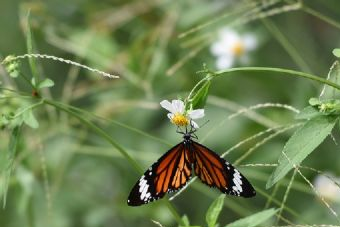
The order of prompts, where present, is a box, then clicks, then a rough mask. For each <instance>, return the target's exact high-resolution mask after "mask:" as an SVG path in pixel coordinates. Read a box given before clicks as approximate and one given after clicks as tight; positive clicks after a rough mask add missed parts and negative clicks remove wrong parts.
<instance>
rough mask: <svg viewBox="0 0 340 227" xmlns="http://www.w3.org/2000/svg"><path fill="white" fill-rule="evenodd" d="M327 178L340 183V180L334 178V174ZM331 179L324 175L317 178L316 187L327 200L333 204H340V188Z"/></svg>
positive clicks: (315, 180)
mask: <svg viewBox="0 0 340 227" xmlns="http://www.w3.org/2000/svg"><path fill="white" fill-rule="evenodd" d="M327 176H329V177H330V178H331V179H334V180H335V181H337V182H338V183H340V179H339V178H336V177H334V175H333V174H327ZM330 178H328V177H326V176H324V175H318V176H316V178H315V179H314V187H315V189H316V190H317V191H318V192H319V193H320V195H321V196H322V197H324V198H325V199H327V200H329V201H333V202H335V201H336V202H340V187H339V186H338V185H336V184H335V182H333V181H332V180H331V179H330Z"/></svg>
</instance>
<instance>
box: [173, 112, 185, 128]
mask: <svg viewBox="0 0 340 227" xmlns="http://www.w3.org/2000/svg"><path fill="white" fill-rule="evenodd" d="M171 122H172V123H173V124H175V125H177V126H187V125H188V124H189V120H188V118H187V117H186V116H184V115H183V114H181V113H175V114H174V116H173V117H172V119H171Z"/></svg>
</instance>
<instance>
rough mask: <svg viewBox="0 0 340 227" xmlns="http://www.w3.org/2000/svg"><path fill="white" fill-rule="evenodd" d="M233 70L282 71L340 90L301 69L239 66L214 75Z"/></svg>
mask: <svg viewBox="0 0 340 227" xmlns="http://www.w3.org/2000/svg"><path fill="white" fill-rule="evenodd" d="M232 72H271V73H273V72H274V73H281V74H286V75H290V76H296V77H303V78H307V79H310V80H314V81H317V82H320V83H322V84H327V85H329V86H331V87H333V88H335V89H337V90H340V85H338V84H336V83H333V82H331V81H328V80H326V79H324V78H322V77H319V76H315V75H312V74H309V73H304V72H300V71H295V70H290V69H282V68H270V67H239V68H231V69H226V70H221V71H217V72H215V73H214V74H213V77H217V76H223V74H230V73H232Z"/></svg>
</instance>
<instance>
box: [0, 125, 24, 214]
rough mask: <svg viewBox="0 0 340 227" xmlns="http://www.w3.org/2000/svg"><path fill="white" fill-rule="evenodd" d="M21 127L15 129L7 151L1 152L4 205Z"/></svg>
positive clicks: (0, 165) (0, 167)
mask: <svg viewBox="0 0 340 227" xmlns="http://www.w3.org/2000/svg"><path fill="white" fill-rule="evenodd" d="M20 128H21V127H20V126H18V127H15V128H14V129H13V131H12V135H11V138H10V141H9V145H8V149H7V151H3V152H1V153H0V171H1V178H2V184H1V191H0V192H1V193H2V197H3V207H5V206H6V197H7V190H8V185H9V181H10V177H11V172H12V168H13V163H14V156H15V153H16V151H17V149H18V142H19V136H20Z"/></svg>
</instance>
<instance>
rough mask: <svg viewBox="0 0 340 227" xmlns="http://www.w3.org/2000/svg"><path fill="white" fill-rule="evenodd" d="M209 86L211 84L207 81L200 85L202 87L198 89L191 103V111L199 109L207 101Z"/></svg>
mask: <svg viewBox="0 0 340 227" xmlns="http://www.w3.org/2000/svg"><path fill="white" fill-rule="evenodd" d="M210 84H211V82H210V81H209V80H207V81H206V82H205V83H204V84H203V85H202V87H200V89H199V90H198V91H197V92H196V94H195V96H194V97H193V99H192V102H191V104H192V108H193V109H199V108H203V107H204V106H205V102H206V101H207V98H208V93H209V88H210Z"/></svg>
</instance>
